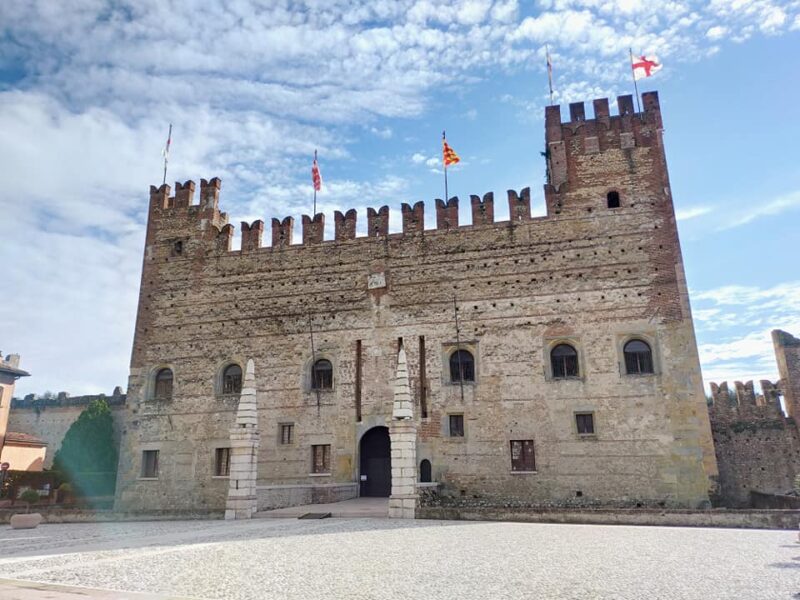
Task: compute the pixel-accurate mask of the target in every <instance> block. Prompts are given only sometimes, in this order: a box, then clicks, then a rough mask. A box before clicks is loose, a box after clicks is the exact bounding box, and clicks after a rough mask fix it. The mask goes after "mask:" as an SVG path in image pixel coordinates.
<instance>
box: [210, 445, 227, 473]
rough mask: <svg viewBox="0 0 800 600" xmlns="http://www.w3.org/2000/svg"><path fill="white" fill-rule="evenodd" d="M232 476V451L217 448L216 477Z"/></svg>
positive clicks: (215, 452)
mask: <svg viewBox="0 0 800 600" xmlns="http://www.w3.org/2000/svg"><path fill="white" fill-rule="evenodd" d="M230 474H231V449H230V448H217V449H216V450H215V451H214V475H216V476H217V477H228V476H229V475H230Z"/></svg>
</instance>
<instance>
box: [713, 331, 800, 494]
mask: <svg viewBox="0 0 800 600" xmlns="http://www.w3.org/2000/svg"><path fill="white" fill-rule="evenodd" d="M772 339H773V342H774V346H775V356H776V359H777V363H778V371H779V373H780V375H781V379H780V381H779V382H777V383H772V382H770V381H766V380H764V381H761V382H759V383H760V386H761V394H756V393H755V391H754V387H755V386H754V385H753V382H752V381H748V382H747V383H742V382H739V381H737V382H735V384H734V387H733V388H730V387H729V386H728V383H727V382H723V383H721V384H719V385H718V384H716V383H712V384H711V399H712V404H711V407H710V409H709V414H710V417H711V430H712V433H713V436H714V449H715V451H716V455H717V464H718V465H719V490H718V496H717V498H716V502H717V503H719V504H722V505H724V506H730V507H742V506H749V505H750V501H751V497H750V491H757V492H764V493H770V494H782V493H785V492H787V491H789V490H791V489H792V488H793V487H794V479H795V477H796V476H797V475H800V431H798V426H797V421H796V417H792V416H791V410H792V407H796V404H794V398H796V397H797V396H794V397H793V396H792V392H793V391H795V390H797V385H798V382H800V369H798V367H800V363H799V362H797V357H798V350H800V341H798V340H797V339H796V338H794V337H793V336H792V335H790V334H789V333H786V332H785V331H780V330H775V331H773V332H772ZM781 396H783V401H784V405H785V407H786V414H784V412H783V410H782V408H781V402H780V397H781Z"/></svg>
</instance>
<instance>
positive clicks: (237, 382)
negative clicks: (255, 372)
mask: <svg viewBox="0 0 800 600" xmlns="http://www.w3.org/2000/svg"><path fill="white" fill-rule="evenodd" d="M222 393H223V394H241V393H242V367H240V366H239V365H235V364H234V365H228V366H227V367H225V370H224V371H223V372H222Z"/></svg>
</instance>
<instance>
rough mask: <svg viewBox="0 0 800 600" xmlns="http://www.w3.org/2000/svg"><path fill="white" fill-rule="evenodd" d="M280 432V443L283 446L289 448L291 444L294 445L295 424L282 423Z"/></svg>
mask: <svg viewBox="0 0 800 600" xmlns="http://www.w3.org/2000/svg"><path fill="white" fill-rule="evenodd" d="M280 431H281V439H280V443H281V445H282V446H288V445H289V444H292V443H294V424H293V423H281V425H280Z"/></svg>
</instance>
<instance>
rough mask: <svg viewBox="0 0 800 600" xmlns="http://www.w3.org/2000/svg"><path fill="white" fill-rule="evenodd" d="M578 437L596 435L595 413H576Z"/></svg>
mask: <svg viewBox="0 0 800 600" xmlns="http://www.w3.org/2000/svg"><path fill="white" fill-rule="evenodd" d="M575 426H576V428H577V430H578V435H594V413H575Z"/></svg>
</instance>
